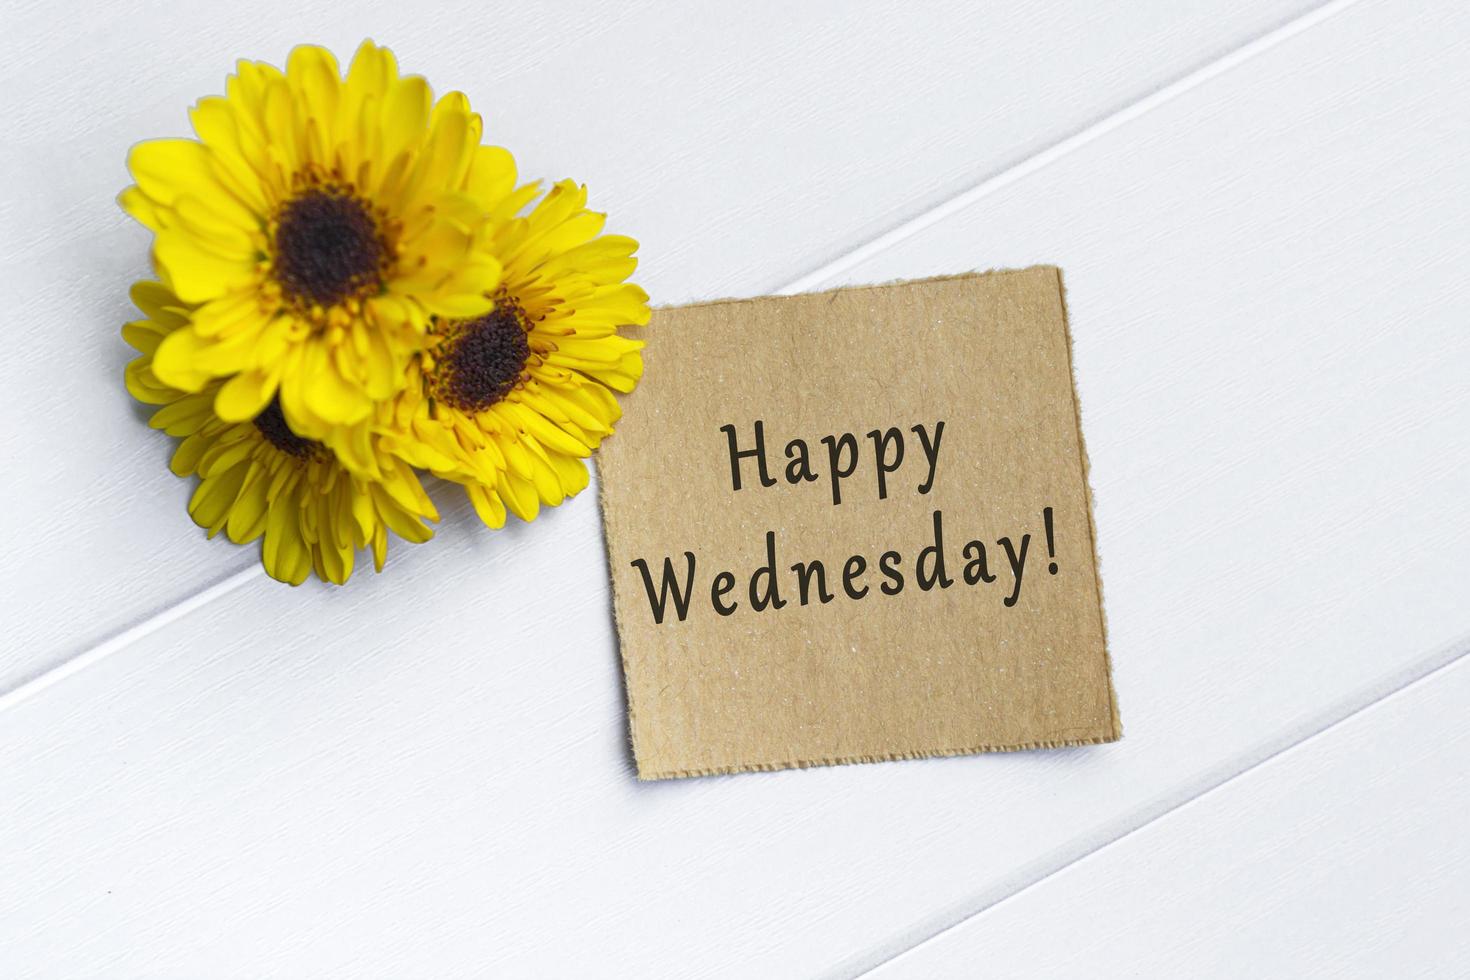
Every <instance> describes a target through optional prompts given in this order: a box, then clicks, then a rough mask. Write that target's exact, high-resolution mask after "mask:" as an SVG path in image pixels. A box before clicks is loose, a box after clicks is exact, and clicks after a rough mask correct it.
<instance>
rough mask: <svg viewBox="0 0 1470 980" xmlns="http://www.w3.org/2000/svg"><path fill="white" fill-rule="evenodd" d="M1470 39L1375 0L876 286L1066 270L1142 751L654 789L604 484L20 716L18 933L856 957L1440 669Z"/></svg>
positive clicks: (258, 966)
mask: <svg viewBox="0 0 1470 980" xmlns="http://www.w3.org/2000/svg"><path fill="white" fill-rule="evenodd" d="M1467 36H1470V15H1467V14H1466V13H1464V12H1461V11H1459V10H1455V9H1451V8H1442V9H1439V10H1433V11H1430V10H1422V9H1421V10H1416V11H1413V12H1405V11H1404V10H1403V8H1401V7H1395V6H1393V5H1390V4H1387V3H1383V4H1376V5H1367V4H1365V5H1359V6H1357V7H1354V8H1352V9H1350V10H1348V11H1347V12H1345V13H1342V14H1340V15H1339V16H1337V17H1335V18H1333V19H1331V20H1330V21H1327V22H1326V23H1323V24H1321V25H1319V26H1318V27H1316V28H1314V29H1313V30H1311V31H1309V32H1306V33H1302V34H1300V35H1298V36H1296V37H1294V38H1292V39H1290V40H1289V41H1287V42H1285V43H1283V44H1281V45H1280V46H1279V47H1276V48H1273V49H1272V50H1270V51H1269V52H1266V53H1264V54H1262V55H1261V56H1260V57H1259V58H1257V59H1255V60H1254V61H1251V62H1249V63H1247V64H1244V65H1241V66H1239V67H1238V68H1237V69H1236V70H1234V71H1232V72H1230V73H1228V74H1225V75H1222V76H1220V77H1218V78H1216V79H1214V80H1213V81H1211V82H1210V83H1209V84H1208V85H1206V86H1203V87H1200V88H1197V89H1193V90H1191V91H1187V92H1183V93H1181V94H1180V95H1179V96H1178V97H1177V98H1175V99H1174V100H1172V101H1170V102H1168V103H1167V104H1165V105H1162V106H1160V107H1158V108H1157V109H1155V110H1154V111H1153V112H1151V113H1149V114H1148V115H1146V116H1142V117H1139V118H1137V119H1134V120H1132V121H1130V122H1129V123H1128V124H1127V125H1125V126H1120V127H1116V128H1113V129H1110V130H1109V131H1107V132H1106V133H1102V134H1100V135H1099V136H1098V137H1097V138H1096V139H1092V140H1089V141H1086V142H1085V144H1083V145H1079V146H1077V147H1076V148H1075V149H1074V150H1073V151H1072V152H1070V153H1068V154H1066V155H1064V156H1061V157H1059V158H1057V159H1055V160H1054V161H1053V162H1052V163H1051V164H1050V165H1049V166H1047V167H1045V168H1043V169H1040V170H1037V171H1035V172H1033V173H1031V174H1029V175H1027V176H1025V177H1024V178H1023V179H1018V180H1015V181H1011V182H1008V183H1006V184H1005V185H1004V186H1003V187H999V188H998V189H997V190H996V191H995V192H994V193H993V194H989V195H986V196H983V197H982V198H980V199H977V200H976V201H975V202H974V204H973V206H972V207H970V208H968V209H966V210H965V211H964V212H962V213H960V214H956V215H954V216H952V218H951V219H950V220H948V221H945V222H943V223H941V224H936V225H933V226H930V227H928V228H926V229H924V230H923V231H922V233H920V234H916V235H915V236H914V237H913V238H911V239H910V240H909V241H908V242H907V243H905V244H903V245H902V246H901V247H898V248H896V249H893V250H891V251H890V252H888V253H884V254H883V255H880V256H876V257H874V258H872V259H871V260H870V261H868V262H866V263H864V264H861V265H859V266H857V267H855V268H853V269H852V270H851V271H850V273H848V276H849V278H850V279H851V280H852V281H875V280H882V279H886V278H890V277H892V276H898V275H913V274H916V272H917V271H918V269H920V268H923V271H925V272H930V273H937V272H946V271H957V270H958V269H962V268H966V267H969V266H973V265H984V264H990V263H992V262H993V263H995V264H1005V265H1018V264H1022V263H1023V262H1026V261H1031V260H1034V259H1041V258H1049V259H1052V260H1055V261H1058V262H1059V263H1060V264H1062V265H1063V266H1064V268H1066V269H1067V271H1068V276H1069V279H1068V282H1069V289H1070V292H1069V297H1070V303H1071V310H1072V316H1073V326H1074V334H1075V337H1076V342H1077V362H1078V369H1079V379H1080V382H1081V387H1082V401H1083V407H1084V425H1085V427H1086V430H1087V435H1088V440H1089V447H1090V449H1091V452H1092V459H1093V467H1094V468H1093V475H1094V480H1095V483H1096V486H1097V500H1098V522H1099V531H1100V544H1101V550H1102V558H1103V574H1104V585H1105V593H1106V601H1107V604H1108V610H1109V616H1110V624H1111V627H1112V631H1113V649H1114V654H1115V663H1116V666H1117V673H1118V677H1117V681H1118V690H1119V695H1120V700H1121V705H1122V712H1123V720H1124V725H1125V729H1126V733H1127V734H1126V736H1125V738H1124V740H1123V741H1122V742H1121V743H1119V744H1117V745H1114V746H1107V747H1102V748H1098V749H1089V750H1077V751H1065V752H1048V753H1031V754H1020V755H1008V756H992V757H981V758H972V759H960V760H937V761H932V762H914V763H904V764H894V765H880V766H857V767H846V768H839V769H828V770H809V771H801V772H790V773H776V774H769V775H760V776H740V777H731V778H722V779H706V780H695V781H689V782H678V783H672V784H655V785H639V784H637V783H636V782H635V781H634V780H633V777H632V770H631V765H630V763H629V760H628V756H627V747H626V735H625V719H624V714H623V705H622V695H621V690H620V686H619V683H618V668H617V659H616V652H615V649H614V647H613V641H612V630H611V622H610V618H609V612H608V610H609V600H608V594H607V585H606V569H605V567H603V564H602V561H603V553H602V549H601V546H600V543H599V532H598V525H597V515H596V509H595V506H594V505H593V501H592V500H591V499H590V498H589V497H585V496H584V497H583V498H580V499H579V500H577V501H574V502H573V503H571V504H569V505H568V506H566V507H564V508H562V509H561V510H560V511H559V512H557V513H554V514H551V515H549V516H548V517H547V518H545V519H544V520H542V521H538V522H537V523H536V525H534V526H531V527H515V528H511V529H509V530H508V531H507V532H506V533H504V534H499V535H493V536H492V535H486V534H483V533H481V532H480V530H479V529H478V528H476V527H474V526H473V524H472V522H471V519H470V518H469V516H468V514H467V513H466V512H465V511H464V509H463V508H459V509H457V510H455V511H454V513H453V514H452V515H451V517H450V519H449V521H448V526H447V527H446V529H445V532H444V539H445V540H443V541H440V542H439V546H438V547H436V548H423V549H416V550H415V551H413V552H410V553H407V554H405V555H404V556H403V557H402V561H401V563H400V565H399V573H398V574H396V575H394V576H380V577H378V578H377V579H365V580H364V581H363V582H362V583H360V584H355V585H354V586H353V588H352V589H350V590H338V591H330V590H309V589H303V590H297V591H287V590H285V589H281V588H277V587H275V586H273V585H271V584H269V583H262V582H257V583H254V584H252V585H249V586H246V587H244V588H242V589H241V590H240V591H239V592H237V593H235V594H234V595H232V596H231V597H229V598H228V599H226V600H222V601H220V602H218V603H214V604H211V605H209V606H206V607H204V608H202V609H199V610H197V611H195V612H193V613H192V614H190V615H189V616H188V617H186V618H184V619H182V620H180V621H178V622H177V623H174V624H173V625H171V626H169V627H168V628H167V629H165V630H163V631H160V632H158V633H156V634H154V635H152V636H151V637H149V638H148V639H147V640H145V641H144V642H142V643H140V644H139V645H138V646H136V647H134V648H132V649H129V650H127V651H125V652H123V653H121V654H119V655H117V656H114V657H112V658H109V659H106V660H104V661H101V662H100V663H98V664H96V665H95V666H94V667H92V668H91V669H90V670H88V671H86V672H83V673H82V674H80V675H78V676H76V677H73V678H71V679H70V680H68V681H67V682H66V683H65V684H63V685H58V686H56V687H53V688H51V689H49V690H48V691H46V692H45V693H44V694H43V695H42V696H38V697H35V698H32V699H30V700H27V701H24V702H21V703H18V704H16V705H15V706H14V707H13V708H11V710H9V711H7V712H4V713H3V714H0V801H3V802H0V807H3V808H4V809H0V822H3V826H4V830H5V834H6V839H7V840H21V841H25V842H26V847H25V848H24V849H23V850H22V849H12V850H11V851H9V852H7V853H5V854H4V855H3V856H0V882H4V883H5V884H4V885H0V948H4V949H6V950H7V951H9V955H10V956H11V957H12V958H13V959H15V960H17V961H19V962H22V963H24V964H43V965H45V966H46V967H47V968H48V969H49V970H51V971H52V972H63V973H87V972H92V973H96V972H106V973H126V972H129V970H131V971H133V972H137V971H139V970H142V969H145V968H146V969H148V970H151V971H154V972H162V973H168V972H173V973H184V974H197V973H205V974H209V973H215V972H221V971H224V970H232V971H236V972H240V971H244V972H252V973H271V972H294V973H303V972H305V973H321V972H353V971H357V972H373V973H379V974H381V973H405V972H406V973H423V972H432V973H440V974H442V973H452V972H464V971H469V970H480V971H485V970H499V971H500V972H507V973H513V974H536V973H542V974H550V975H569V974H570V975H581V974H587V973H595V974H598V975H606V974H621V975H629V976H647V975H664V974H670V973H676V974H680V975H694V976H708V975H748V974H750V973H770V972H781V973H787V974H792V975H810V974H813V973H817V972H819V971H823V970H829V971H832V972H833V973H834V974H839V975H840V974H851V973H854V972H856V971H858V970H859V969H861V968H862V967H864V966H867V965H871V964H873V963H876V962H879V961H881V960H883V959H886V958H888V957H889V956H891V955H892V954H893V953H895V952H898V951H900V950H902V949H903V948H905V947H906V946H908V945H911V944H912V943H913V942H915V941H917V940H919V939H922V938H923V937H925V936H928V935H932V934H933V933H934V932H935V931H937V930H938V929H941V928H943V927H944V926H945V925H948V924H950V923H953V922H955V921H960V920H962V919H963V918H965V917H966V916H968V915H969V914H971V913H972V912H974V911H975V910H976V909H978V908H983V907H984V906H985V905H987V904H989V903H990V902H992V901H993V900H994V898H995V897H1003V896H1004V895H1006V894H1010V893H1011V892H1013V891H1015V890H1016V889H1017V888H1018V887H1021V886H1022V885H1024V884H1025V883H1027V882H1029V881H1034V880H1036V879H1037V878H1038V877H1039V876H1041V875H1043V874H1045V873H1046V871H1047V870H1049V869H1053V868H1056V867H1061V866H1064V865H1065V864H1068V863H1070V862H1072V861H1073V860H1075V859H1076V857H1078V856H1080V855H1083V854H1086V853H1087V852H1088V851H1090V850H1092V849H1093V848H1095V847H1096V846H1097V845H1098V844H1099V843H1102V842H1106V841H1108V840H1111V839H1114V838H1116V837H1117V836H1118V835H1119V834H1120V833H1121V832H1125V831H1126V830H1127V829H1129V828H1132V827H1137V826H1140V825H1142V824H1146V823H1147V822H1148V821H1149V820H1151V819H1153V818H1154V817H1156V816H1158V815H1160V814H1162V813H1165V812H1167V811H1168V810H1170V809H1172V808H1173V807H1174V806H1176V805H1178V804H1179V803H1181V802H1184V801H1186V800H1188V799H1189V798H1191V797H1193V796H1196V795H1198V794H1199V793H1200V792H1201V791H1203V790H1205V789H1208V788H1210V787H1211V786H1214V785H1217V784H1219V783H1221V782H1222V781H1225V780H1227V779H1229V778H1230V777H1231V776H1233V775H1234V774H1237V773H1239V772H1241V771H1243V770H1244V769H1247V768H1249V767H1250V766H1251V765H1253V764H1254V763H1256V762H1258V761H1260V760H1261V759H1263V758H1265V757H1267V756H1269V755H1271V754H1272V753H1274V752H1277V751H1279V750H1280V749H1282V748H1283V747H1285V746H1288V745H1290V744H1292V743H1293V742H1295V741H1298V740H1300V739H1301V738H1303V737H1304V736H1306V735H1309V734H1311V733H1312V732H1314V731H1316V730H1319V729H1320V728H1321V727H1322V726H1323V725H1324V724H1325V723H1327V722H1330V721H1331V720H1332V719H1333V718H1335V717H1340V716H1341V715H1343V714H1345V713H1347V712H1349V711H1351V710H1354V709H1356V708H1358V707H1361V706H1362V705H1363V704H1364V703H1367V702H1370V701H1371V700H1373V699H1374V698H1375V697H1377V696H1379V695H1380V694H1381V693H1383V692H1384V691H1386V690H1390V689H1392V688H1394V687H1396V686H1399V685H1401V684H1402V683H1404V681H1405V680H1406V679H1412V678H1413V677H1416V676H1420V675H1422V674H1424V673H1425V672H1426V671H1427V670H1429V669H1430V668H1431V667H1432V666H1434V665H1435V664H1438V663H1442V662H1443V661H1444V660H1445V658H1446V656H1447V654H1445V653H1444V652H1443V649H1444V646H1445V644H1446V643H1448V642H1450V641H1451V640H1454V639H1457V638H1459V637H1462V636H1464V635H1466V634H1467V633H1470V621H1467V618H1466V617H1467V610H1466V607H1465V603H1464V601H1463V583H1464V582H1465V581H1467V580H1470V547H1467V545H1470V518H1467V515H1466V514H1465V513H1464V508H1463V506H1462V501H1463V499H1464V490H1465V484H1464V481H1465V479H1466V477H1465V474H1466V473H1470V465H1467V464H1470V446H1467V445H1466V442H1465V440H1464V439H1463V436H1462V434H1463V431H1464V425H1463V423H1464V420H1465V419H1466V418H1467V408H1470V388H1467V383H1466V381H1465V380H1464V378H1463V371H1461V370H1457V368H1459V367H1460V366H1461V365H1463V364H1464V363H1466V355H1467V354H1470V349H1467V345H1470V337H1467V336H1466V334H1465V332H1464V331H1463V330H1462V329H1461V328H1460V324H1461V323H1462V320H1463V317H1462V316H1461V311H1462V310H1463V309H1464V308H1465V306H1466V302H1465V301H1466V299H1467V297H1466V296H1465V292H1466V283H1465V279H1464V276H1463V272H1462V270H1463V268H1464V265H1465V261H1466V259H1467V258H1470V221H1466V220H1465V219H1466V218H1467V217H1470V215H1467V213H1466V208H1467V203H1466V201H1465V199H1464V196H1463V193H1462V190H1463V186H1464V176H1465V174H1464V173H1463V166H1464V164H1463V161H1464V160H1466V159H1470V152H1467V151H1470V145H1467V141H1470V134H1467V133H1466V132H1465V130H1464V127H1463V125H1462V123H1461V120H1460V118H1459V113H1458V111H1457V110H1458V106H1459V104H1460V99H1459V93H1461V92H1462V91H1463V89H1464V86H1465V82H1466V78H1465V77H1464V76H1465V75H1466V73H1467V72H1470V67H1467V66H1470V58H1466V57H1465V55H1466V54H1467V53H1470V52H1467V51H1466V47H1467V45H1466V38H1467ZM1344 65H1352V66H1354V70H1353V71H1352V72H1350V73H1346V72H1344V69H1343V66H1344ZM926 250H927V251H926ZM1120 828H1122V830H1120ZM109 891H110V892H111V894H109ZM72 923H75V924H76V925H75V926H72V925H71V924H72Z"/></svg>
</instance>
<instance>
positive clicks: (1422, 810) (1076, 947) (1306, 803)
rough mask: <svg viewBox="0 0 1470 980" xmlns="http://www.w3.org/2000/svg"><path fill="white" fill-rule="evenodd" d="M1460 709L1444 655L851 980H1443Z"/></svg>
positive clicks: (1461, 859)
mask: <svg viewBox="0 0 1470 980" xmlns="http://www.w3.org/2000/svg"><path fill="white" fill-rule="evenodd" d="M1467 703H1470V660H1466V659H1461V660H1458V661H1456V662H1455V663H1454V664H1453V665H1451V666H1449V667H1447V668H1445V670H1443V671H1442V672H1440V673H1437V674H1434V675H1431V676H1430V677H1428V678H1426V679H1424V680H1423V681H1421V682H1419V683H1416V684H1414V685H1412V686H1411V687H1409V688H1407V689H1404V690H1401V691H1399V692H1397V693H1395V694H1393V695H1391V696H1389V697H1387V698H1385V699H1384V700H1382V701H1380V702H1379V703H1377V704H1375V705H1373V707H1371V708H1369V709H1368V710H1366V711H1364V712H1362V713H1361V714H1358V715H1354V716H1353V717H1352V718H1349V719H1348V720H1347V721H1345V722H1343V723H1342V724H1341V725H1339V726H1337V727H1334V728H1331V729H1329V730H1327V731H1325V732H1323V733H1322V734H1321V735H1319V736H1317V737H1315V738H1312V739H1308V740H1307V741H1305V742H1303V743H1301V744H1299V745H1297V746H1294V747H1293V748H1291V749H1290V750H1288V751H1286V752H1283V753H1282V754H1281V755H1279V756H1277V757H1275V758H1273V759H1271V760H1269V761H1267V762H1265V763H1263V764H1262V765H1260V766H1259V767H1257V768H1255V769H1253V770H1251V771H1250V772H1248V773H1246V774H1244V775H1242V776H1241V777H1240V778H1239V779H1237V780H1234V781H1233V782H1231V783H1229V784H1227V785H1225V786H1223V787H1221V788H1220V789H1219V790H1218V791H1216V792H1214V793H1211V794H1208V795H1206V796H1203V797H1200V798H1199V799H1197V800H1194V801H1192V802H1190V803H1188V804H1186V805H1184V806H1182V807H1180V808H1179V809H1178V810H1175V811H1174V812H1173V813H1170V814H1168V815H1167V816H1165V817H1163V818H1161V819H1160V820H1158V821H1157V822H1155V823H1152V824H1150V825H1149V826H1147V827H1145V828H1143V829H1142V830H1140V831H1138V833H1136V834H1134V835H1132V836H1130V837H1127V838H1125V839H1123V840H1121V841H1119V842H1118V843H1117V844H1115V845H1113V846H1111V847H1107V848H1104V849H1102V850H1100V851H1098V852H1096V853H1094V854H1092V855H1089V856H1088V857H1087V858H1085V859H1083V860H1081V861H1078V862H1077V863H1076V864H1073V865H1071V866H1070V867H1068V868H1066V869H1065V870H1063V871H1061V872H1059V873H1058V874H1056V875H1055V876H1053V877H1051V878H1048V879H1047V880H1046V881H1044V882H1041V883H1040V884H1038V885H1037V886H1035V887H1034V888H1031V889H1028V890H1027V891H1024V892H1022V893H1020V894H1018V895H1016V896H1015V897H1014V898H1011V899H1009V900H1007V901H1005V902H1002V903H1000V904H998V905H996V906H995V907H993V908H991V909H988V910H987V911H986V913H985V914H984V915H981V916H977V917H975V918H974V919H971V920H970V921H968V922H966V923H964V924H963V925H962V926H960V927H959V928H956V929H952V930H950V931H948V932H945V933H943V934H942V935H940V936H937V937H935V938H934V939H933V940H931V941H929V942H926V943H923V944H921V945H919V946H917V947H915V948H914V949H913V950H910V951H909V952H906V953H904V954H903V955H901V956H899V957H897V958H896V959H894V960H891V961H890V962H889V963H887V964H885V965H884V966H882V967H880V968H879V969H878V970H876V971H874V972H873V973H871V974H869V976H870V978H871V980H901V978H909V977H912V978H914V980H941V978H947V977H956V978H959V977H974V976H980V975H983V976H995V977H1022V976H1036V977H1097V978H1108V977H1139V976H1146V977H1199V978H1209V977H1219V978H1221V980H1237V978H1238V977H1241V976H1244V975H1256V974H1258V973H1260V974H1265V973H1268V972H1269V974H1270V975H1272V976H1290V977H1304V976H1323V975H1331V976H1360V977H1445V978H1447V980H1450V978H1455V980H1458V978H1461V977H1464V976H1465V965H1466V964H1467V963H1470V931H1467V930H1465V929H1464V928H1463V927H1462V924H1463V923H1464V922H1465V920H1466V918H1467V917H1470V876H1467V875H1466V874H1465V869H1466V867H1467V866H1470V836H1467V835H1466V833H1465V814H1466V813H1467V812H1470V772H1467V771H1466V766H1465V762H1466V759H1467V758H1470V727H1467V726H1466V724H1465V705H1466V704H1467ZM1260 964H1270V966H1271V969H1270V970H1269V971H1266V970H1257V969H1253V968H1252V967H1253V966H1255V965H1260Z"/></svg>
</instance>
